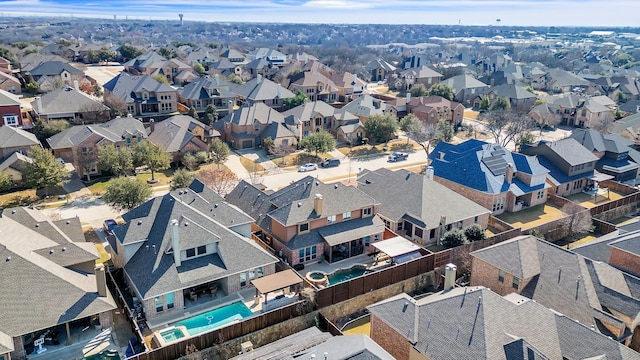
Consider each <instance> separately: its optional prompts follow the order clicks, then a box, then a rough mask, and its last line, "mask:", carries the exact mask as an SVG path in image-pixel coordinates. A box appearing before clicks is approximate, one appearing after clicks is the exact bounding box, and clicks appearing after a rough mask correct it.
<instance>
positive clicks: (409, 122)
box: [400, 114, 437, 157]
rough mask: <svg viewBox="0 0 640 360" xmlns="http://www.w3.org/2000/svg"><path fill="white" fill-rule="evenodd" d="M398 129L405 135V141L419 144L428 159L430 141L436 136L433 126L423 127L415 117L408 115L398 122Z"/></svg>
mask: <svg viewBox="0 0 640 360" xmlns="http://www.w3.org/2000/svg"><path fill="white" fill-rule="evenodd" d="M400 128H401V129H402V130H404V132H405V134H406V135H407V141H408V139H411V140H413V141H415V142H417V143H418V144H420V146H422V148H423V149H424V151H425V152H426V153H427V157H428V156H429V146H431V141H432V140H433V139H434V138H435V137H436V135H437V130H436V127H435V126H434V125H433V124H428V125H425V124H424V123H423V122H422V121H421V120H420V119H418V118H417V117H416V116H415V115H413V114H409V115H407V116H405V117H403V118H402V119H401V120H400Z"/></svg>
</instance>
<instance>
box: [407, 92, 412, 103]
mask: <svg viewBox="0 0 640 360" xmlns="http://www.w3.org/2000/svg"><path fill="white" fill-rule="evenodd" d="M410 102H411V93H407V104H408V103H410Z"/></svg>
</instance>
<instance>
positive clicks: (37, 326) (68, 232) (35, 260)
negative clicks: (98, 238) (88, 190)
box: [0, 208, 117, 360]
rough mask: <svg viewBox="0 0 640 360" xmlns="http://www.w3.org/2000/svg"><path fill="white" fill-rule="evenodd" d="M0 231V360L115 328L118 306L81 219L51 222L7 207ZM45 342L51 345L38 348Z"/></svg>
mask: <svg viewBox="0 0 640 360" xmlns="http://www.w3.org/2000/svg"><path fill="white" fill-rule="evenodd" d="M0 228H2V234H3V236H1V237H0V258H2V261H1V262H0V273H1V274H2V276H0V303H2V307H3V312H2V316H0V358H3V359H13V360H23V359H28V358H31V355H33V354H36V353H37V351H39V352H43V351H45V350H48V349H47V347H48V345H49V344H52V343H55V344H58V345H59V344H66V345H72V344H73V342H74V341H75V339H74V337H71V336H70V335H71V334H72V333H76V332H78V333H79V332H81V331H82V329H83V328H84V327H85V326H86V327H88V326H91V327H92V328H93V329H94V330H92V331H96V330H95V329H96V328H97V329H103V328H109V327H110V326H111V325H112V324H113V319H112V311H113V310H115V309H116V308H117V305H116V303H115V301H114V299H113V297H112V296H111V294H110V293H109V290H108V288H107V282H106V274H105V268H104V265H103V264H96V260H97V259H98V258H99V256H98V253H97V251H96V248H95V246H94V245H93V243H91V242H86V240H85V238H84V234H83V232H82V226H81V224H80V219H78V218H77V217H75V218H69V219H61V220H55V221H53V220H51V219H50V218H48V217H47V216H46V215H44V214H43V213H41V212H40V211H39V210H35V209H29V208H7V209H4V210H3V211H2V213H1V214H0ZM85 330H86V329H85ZM45 337H47V338H48V339H50V340H47V342H45V345H44V346H43V347H42V348H39V347H38V345H36V344H38V343H39V341H38V340H39V339H42V340H45ZM49 341H51V342H49ZM56 347H61V348H62V349H61V352H60V355H59V357H61V358H64V357H65V355H64V354H67V355H68V352H65V350H66V349H69V348H68V347H67V346H64V345H62V346H56ZM36 350H37V351H36ZM55 351H56V350H53V349H52V350H49V352H48V354H49V356H52V357H56V355H55V354H56V352H55Z"/></svg>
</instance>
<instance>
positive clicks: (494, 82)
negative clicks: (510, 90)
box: [491, 77, 496, 87]
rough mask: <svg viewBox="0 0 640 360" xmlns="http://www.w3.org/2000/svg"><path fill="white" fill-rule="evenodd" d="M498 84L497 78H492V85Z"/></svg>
mask: <svg viewBox="0 0 640 360" xmlns="http://www.w3.org/2000/svg"><path fill="white" fill-rule="evenodd" d="M495 84H496V79H494V78H493V77H492V78H491V87H493V86H494V85H495Z"/></svg>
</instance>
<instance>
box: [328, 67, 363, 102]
mask: <svg viewBox="0 0 640 360" xmlns="http://www.w3.org/2000/svg"><path fill="white" fill-rule="evenodd" d="M331 81H333V83H334V84H335V85H336V87H337V88H338V96H339V100H340V101H342V102H349V101H351V100H353V99H355V98H357V97H358V96H360V95H362V94H363V91H364V89H365V88H366V87H367V83H366V82H365V81H363V80H361V79H360V78H358V76H357V75H356V74H352V73H350V72H348V71H345V72H344V73H343V74H342V75H339V74H337V73H336V74H334V75H332V76H331Z"/></svg>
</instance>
